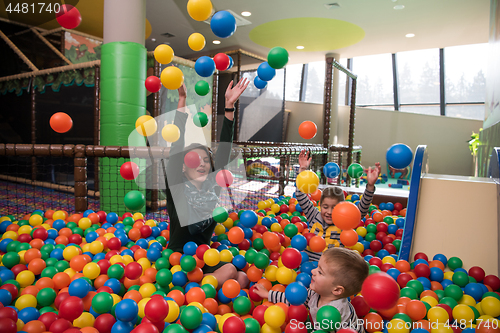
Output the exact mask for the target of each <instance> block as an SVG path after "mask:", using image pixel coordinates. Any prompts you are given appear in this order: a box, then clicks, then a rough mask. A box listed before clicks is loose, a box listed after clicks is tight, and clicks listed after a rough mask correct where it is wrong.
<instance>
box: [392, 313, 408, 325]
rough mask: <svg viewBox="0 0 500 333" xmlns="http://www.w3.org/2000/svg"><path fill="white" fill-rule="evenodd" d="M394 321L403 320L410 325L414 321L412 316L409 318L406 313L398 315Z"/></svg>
mask: <svg viewBox="0 0 500 333" xmlns="http://www.w3.org/2000/svg"><path fill="white" fill-rule="evenodd" d="M392 319H401V320H404V321H405V322H407V323H408V324H411V323H412V320H411V318H410V316H408V315H407V314H406V313H396V314H395V315H394V317H392Z"/></svg>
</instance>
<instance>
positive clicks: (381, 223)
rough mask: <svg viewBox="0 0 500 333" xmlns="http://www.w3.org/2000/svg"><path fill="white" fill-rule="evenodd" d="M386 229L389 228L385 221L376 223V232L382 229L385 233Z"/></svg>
mask: <svg viewBox="0 0 500 333" xmlns="http://www.w3.org/2000/svg"><path fill="white" fill-rule="evenodd" d="M387 229H389V226H388V225H387V223H385V222H379V223H377V231H378V232H381V231H383V232H385V233H387Z"/></svg>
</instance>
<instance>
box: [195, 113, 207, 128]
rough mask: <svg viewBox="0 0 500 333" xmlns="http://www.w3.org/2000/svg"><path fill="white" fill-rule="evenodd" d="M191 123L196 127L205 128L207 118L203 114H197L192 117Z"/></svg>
mask: <svg viewBox="0 0 500 333" xmlns="http://www.w3.org/2000/svg"><path fill="white" fill-rule="evenodd" d="M193 122H194V124H195V125H196V126H198V127H205V126H207V124H208V116H207V114H206V113H205V112H197V113H196V114H195V115H194V116H193Z"/></svg>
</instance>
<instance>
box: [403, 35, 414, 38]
mask: <svg viewBox="0 0 500 333" xmlns="http://www.w3.org/2000/svg"><path fill="white" fill-rule="evenodd" d="M405 37H408V38H412V37H415V34H406V35H405Z"/></svg>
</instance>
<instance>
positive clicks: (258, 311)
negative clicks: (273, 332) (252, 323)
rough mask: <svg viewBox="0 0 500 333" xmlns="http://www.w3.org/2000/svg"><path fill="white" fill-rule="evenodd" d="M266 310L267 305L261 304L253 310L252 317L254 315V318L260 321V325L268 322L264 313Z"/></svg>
mask: <svg viewBox="0 0 500 333" xmlns="http://www.w3.org/2000/svg"><path fill="white" fill-rule="evenodd" d="M266 310H267V305H259V306H256V307H255V309H254V310H253V312H252V317H254V319H255V320H257V321H258V322H259V324H260V326H262V325H264V324H265V323H266V321H265V320H264V313H265V312H266Z"/></svg>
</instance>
